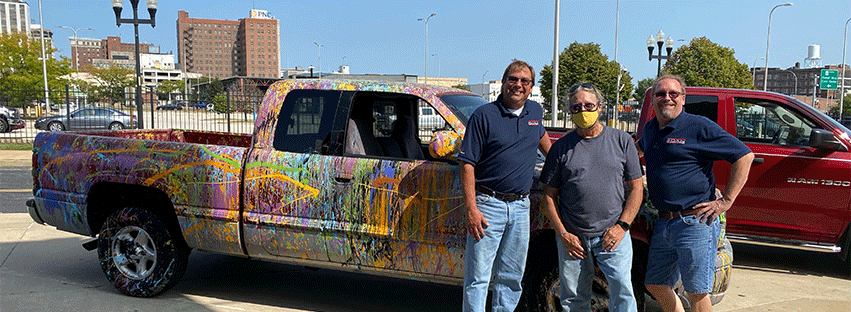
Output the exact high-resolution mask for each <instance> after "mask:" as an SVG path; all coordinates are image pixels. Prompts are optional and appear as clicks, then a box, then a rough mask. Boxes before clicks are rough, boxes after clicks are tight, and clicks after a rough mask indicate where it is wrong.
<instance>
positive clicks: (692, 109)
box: [683, 94, 718, 122]
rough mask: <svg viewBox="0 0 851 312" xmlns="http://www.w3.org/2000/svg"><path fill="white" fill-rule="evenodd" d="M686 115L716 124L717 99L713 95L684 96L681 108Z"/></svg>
mask: <svg viewBox="0 0 851 312" xmlns="http://www.w3.org/2000/svg"><path fill="white" fill-rule="evenodd" d="M683 109H684V110H685V111H686V113H689V114H693V115H700V116H703V117H706V118H709V120H712V121H714V122H718V97H717V96H714V95H691V94H686V104H685V106H683Z"/></svg>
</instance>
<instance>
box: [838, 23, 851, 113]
mask: <svg viewBox="0 0 851 312" xmlns="http://www.w3.org/2000/svg"><path fill="white" fill-rule="evenodd" d="M848 22H851V18H849V19H848V20H847V21H845V35H843V36H842V78H841V79H840V80H839V81H840V82H839V122H842V109H843V107H842V106H843V104H845V103H844V102H845V67H846V65H845V43H846V42H847V41H848Z"/></svg>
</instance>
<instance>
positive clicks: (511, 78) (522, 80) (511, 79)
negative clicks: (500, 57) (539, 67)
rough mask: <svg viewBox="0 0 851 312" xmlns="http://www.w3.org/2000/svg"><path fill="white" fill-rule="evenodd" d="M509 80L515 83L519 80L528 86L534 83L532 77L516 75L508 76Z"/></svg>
mask: <svg viewBox="0 0 851 312" xmlns="http://www.w3.org/2000/svg"><path fill="white" fill-rule="evenodd" d="M507 80H508V82H510V83H515V84H516V83H517V82H518V81H519V82H520V84H522V85H524V86H527V87H528V86H529V85H530V84H532V80H531V79H527V78H520V77H516V76H508V79H507Z"/></svg>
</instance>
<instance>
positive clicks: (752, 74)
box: [751, 56, 765, 87]
mask: <svg viewBox="0 0 851 312" xmlns="http://www.w3.org/2000/svg"><path fill="white" fill-rule="evenodd" d="M761 58H765V57H764V56H760V57H758V58H756V59H754V60H753V66H751V80H753V85H754V87H756V61H759V59H761Z"/></svg>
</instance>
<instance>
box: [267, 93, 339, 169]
mask: <svg viewBox="0 0 851 312" xmlns="http://www.w3.org/2000/svg"><path fill="white" fill-rule="evenodd" d="M340 96H341V92H340V91H325V90H293V91H291V92H290V93H288V94H287V97H286V99H285V100H284V103H283V105H282V106H281V112H280V114H279V115H278V124H277V126H276V127H275V141H274V142H273V143H272V144H273V146H274V147H275V149H277V150H280V151H286V152H296V153H318V152H321V151H325V150H329V149H331V145H333V144H334V143H337V144H339V142H335V141H336V140H335V137H336V136H333V135H331V129H332V126H333V123H334V114H335V111H336V110H337V105H338V103H339V101H340Z"/></svg>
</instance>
